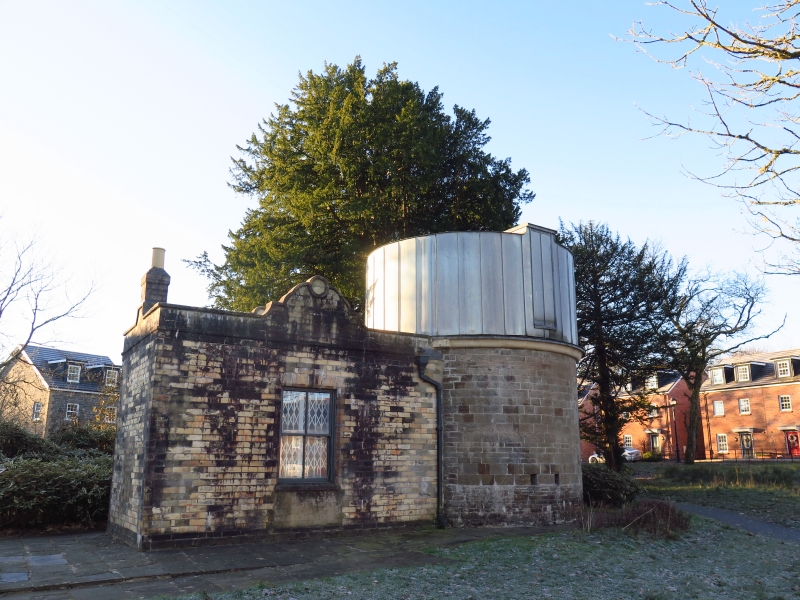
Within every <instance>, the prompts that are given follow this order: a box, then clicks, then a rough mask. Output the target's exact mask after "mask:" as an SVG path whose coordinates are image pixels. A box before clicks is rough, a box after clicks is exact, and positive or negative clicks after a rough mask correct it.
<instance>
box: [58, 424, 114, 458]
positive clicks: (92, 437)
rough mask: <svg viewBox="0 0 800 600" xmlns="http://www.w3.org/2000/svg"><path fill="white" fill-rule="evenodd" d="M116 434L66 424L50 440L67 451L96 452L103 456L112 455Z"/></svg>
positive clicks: (84, 426)
mask: <svg viewBox="0 0 800 600" xmlns="http://www.w3.org/2000/svg"><path fill="white" fill-rule="evenodd" d="M116 439H117V433H116V431H114V430H108V429H105V430H101V429H96V428H94V427H90V426H87V425H79V424H77V423H70V424H66V425H64V426H63V427H60V428H58V429H56V430H55V431H53V433H52V434H51V435H50V440H51V441H52V442H53V443H55V444H57V445H58V446H60V447H61V448H64V449H68V450H97V451H99V452H102V453H103V454H109V455H111V454H114V444H115V442H116Z"/></svg>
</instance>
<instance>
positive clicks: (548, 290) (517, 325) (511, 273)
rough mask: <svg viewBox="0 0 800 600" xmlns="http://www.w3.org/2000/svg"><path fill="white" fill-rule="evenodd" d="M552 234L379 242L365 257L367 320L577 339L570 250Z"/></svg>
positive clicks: (393, 326)
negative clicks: (560, 243)
mask: <svg viewBox="0 0 800 600" xmlns="http://www.w3.org/2000/svg"><path fill="white" fill-rule="evenodd" d="M555 233H556V232H555V231H552V230H550V229H545V228H542V227H537V226H535V225H521V226H519V227H515V228H513V229H510V230H508V231H506V232H502V233H500V232H461V233H439V234H436V235H428V236H423V237H417V238H410V239H407V240H402V241H399V242H395V243H393V244H387V245H386V246H382V247H380V248H378V249H377V250H375V251H374V252H373V253H372V254H370V255H369V258H368V260H367V296H366V311H365V312H366V325H367V327H369V328H371V329H379V330H384V331H399V332H405V333H417V334H423V335H432V336H448V337H450V336H474V335H494V336H497V335H501V336H526V337H533V338H545V339H553V340H558V341H562V342H566V343H569V344H577V341H578V335H577V323H576V316H575V279H574V267H573V261H572V254H571V253H570V252H569V250H567V249H566V248H564V247H563V246H561V245H559V244H557V243H556V241H555Z"/></svg>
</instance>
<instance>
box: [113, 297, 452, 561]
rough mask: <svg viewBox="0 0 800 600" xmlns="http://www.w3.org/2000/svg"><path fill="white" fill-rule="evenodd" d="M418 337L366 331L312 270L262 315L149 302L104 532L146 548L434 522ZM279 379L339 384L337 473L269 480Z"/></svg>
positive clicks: (429, 427) (274, 461)
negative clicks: (310, 480)
mask: <svg viewBox="0 0 800 600" xmlns="http://www.w3.org/2000/svg"><path fill="white" fill-rule="evenodd" d="M426 344H427V339H426V338H419V337H415V336H411V335H404V334H384V333H380V332H370V331H367V330H366V329H365V328H364V327H363V326H362V325H361V322H360V318H359V317H358V316H357V315H352V314H350V311H349V307H348V305H347V303H346V302H345V301H344V300H343V299H342V298H341V297H340V296H339V295H338V293H337V292H336V291H335V290H333V289H330V288H328V289H327V291H326V293H325V294H323V295H322V296H321V297H320V296H318V295H317V294H315V293H314V292H312V289H311V287H310V286H309V284H301V285H300V286H297V287H296V288H295V289H293V290H292V291H291V292H290V293H289V294H287V296H285V297H284V298H283V299H282V300H281V302H277V303H272V304H271V305H269V306H267V307H266V309H265V310H264V314H263V315H258V314H242V313H230V312H225V311H214V310H203V309H194V308H188V307H176V306H171V305H165V304H162V305H160V306H158V307H156V308H155V309H154V310H153V311H151V312H150V313H149V314H148V315H147V316H146V317H144V318H143V319H142V320H141V321H140V322H139V323H138V324H137V325H136V327H134V328H133V329H132V330H131V331H129V332H128V334H127V337H126V346H125V351H124V353H123V373H124V375H123V386H122V391H121V393H122V399H121V406H120V414H119V419H120V421H119V424H120V427H119V432H118V437H117V454H116V458H115V473H114V482H113V486H112V499H111V515H110V518H109V521H110V530H111V531H112V532H113V533H115V534H116V535H118V536H119V537H122V538H123V539H126V540H128V541H130V542H135V543H136V544H137V545H138V546H139V547H140V548H153V547H157V546H161V545H175V544H185V543H199V542H204V541H205V542H207V541H214V540H218V539H220V538H223V537H226V536H234V535H249V534H262V535H279V534H284V533H285V534H291V533H292V532H296V531H297V530H308V529H339V530H343V529H348V528H355V527H382V526H389V525H402V524H406V523H419V522H422V523H432V522H433V519H434V516H435V510H436V437H435V426H436V418H435V391H434V388H433V387H432V386H430V385H428V384H425V383H423V382H421V381H420V380H419V378H418V375H417V368H416V364H415V357H416V355H417V354H418V353H419V352H420V351H421V350H422V349H424V347H425V346H426ZM435 362H436V361H433V363H434V364H431V366H429V369H428V373H429V374H431V373H433V374H435V373H436V371H437V369H438V370H439V372H441V365H436V364H435ZM284 387H293V388H298V387H299V388H311V389H319V388H321V389H329V390H332V391H334V392H335V426H334V432H335V434H334V435H335V438H334V443H333V449H334V462H333V472H334V477H333V480H332V482H331V484H323V485H308V486H297V485H291V484H290V485H286V484H284V483H281V484H279V482H278V477H277V473H278V456H279V445H280V436H279V430H280V398H281V391H282V389H283V388H284Z"/></svg>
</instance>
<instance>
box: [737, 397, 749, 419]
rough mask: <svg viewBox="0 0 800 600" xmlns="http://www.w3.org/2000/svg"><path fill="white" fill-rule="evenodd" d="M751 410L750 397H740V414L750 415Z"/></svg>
mask: <svg viewBox="0 0 800 600" xmlns="http://www.w3.org/2000/svg"><path fill="white" fill-rule="evenodd" d="M750 410H751V409H750V398H739V414H740V415H749V414H751V413H750Z"/></svg>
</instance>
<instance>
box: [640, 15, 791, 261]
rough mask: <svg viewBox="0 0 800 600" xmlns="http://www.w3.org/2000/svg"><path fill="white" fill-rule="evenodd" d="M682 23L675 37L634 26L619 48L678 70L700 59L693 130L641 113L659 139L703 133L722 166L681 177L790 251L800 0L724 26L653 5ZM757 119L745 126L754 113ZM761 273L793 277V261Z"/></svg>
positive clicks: (787, 256) (712, 19)
mask: <svg viewBox="0 0 800 600" xmlns="http://www.w3.org/2000/svg"><path fill="white" fill-rule="evenodd" d="M655 4H656V5H657V6H663V7H666V8H668V9H670V10H672V11H673V12H674V13H677V14H678V15H681V16H683V17H685V18H686V19H688V20H689V22H690V25H689V26H688V27H687V28H686V30H685V31H683V32H681V33H669V34H667V35H660V34H657V33H654V32H653V31H652V30H650V29H647V28H645V27H644V25H643V24H642V23H641V22H636V23H634V25H633V26H632V27H631V29H630V30H629V32H628V37H627V38H626V40H627V41H630V42H633V43H635V44H636V46H637V48H638V49H639V50H640V51H642V52H643V53H645V54H646V55H647V56H650V57H651V58H653V59H654V60H656V61H657V62H659V63H661V64H666V65H669V66H670V67H672V68H676V69H678V68H684V67H686V66H688V65H689V64H690V61H693V60H695V59H696V58H699V57H700V56H701V55H703V53H704V52H707V53H708V54H709V56H711V57H714V56H719V57H721V58H722V60H713V59H712V58H708V57H706V56H703V58H704V59H705V61H704V62H705V64H706V65H708V66H709V67H710V68H711V70H710V73H711V75H709V74H707V73H704V72H703V71H702V70H701V69H700V68H699V67H697V68H695V70H693V71H690V74H691V76H692V77H693V78H694V79H695V80H696V81H698V83H700V84H701V85H702V86H703V87H704V88H705V92H706V96H707V99H706V100H705V101H704V107H705V108H704V110H698V111H697V112H698V113H699V115H700V118H701V125H699V126H698V125H695V124H693V123H692V122H691V121H690V120H687V121H685V122H680V121H676V120H673V119H669V118H667V117H658V116H656V115H653V114H652V113H649V112H647V111H643V112H645V114H646V115H647V117H648V118H649V119H650V121H651V123H652V124H653V125H654V126H656V127H658V128H659V133H660V134H662V135H667V136H670V137H680V136H682V135H685V134H687V133H691V134H698V135H701V136H705V137H707V138H708V139H710V140H711V141H712V144H713V147H714V148H716V149H718V150H721V151H722V152H723V154H724V156H725V161H724V163H723V165H722V167H721V169H720V170H719V171H718V172H717V173H714V174H711V175H706V176H698V175H695V174H693V173H689V175H690V176H691V177H693V178H695V179H697V180H699V181H702V182H704V183H708V184H711V185H715V186H717V187H719V188H722V189H723V190H724V192H725V193H726V195H729V196H731V197H734V198H737V199H738V200H740V201H741V202H742V203H743V204H744V206H745V207H746V208H747V210H748V211H749V212H750V217H751V218H750V219H749V222H750V225H751V227H752V228H753V231H754V232H755V233H759V234H764V235H766V236H769V237H770V238H771V239H773V240H782V241H786V242H789V243H792V244H797V243H798V242H800V214H798V210H800V147H798V142H800V131H799V130H798V129H797V127H798V124H800V115H798V114H797V113H796V112H795V111H796V110H797V109H796V108H795V104H796V102H797V101H798V98H800V68H798V67H800V65H798V64H796V63H794V61H795V60H798V59H800V30H798V23H799V22H800V19H799V16H800V0H781V1H780V2H777V3H775V4H771V5H765V6H761V7H758V8H757V9H756V12H757V17H756V20H755V21H754V22H753V23H750V22H745V23H744V24H743V25H738V24H735V23H731V24H726V23H725V22H723V19H722V16H721V15H720V14H719V9H716V8H711V7H709V5H708V2H707V0H689V1H688V2H686V4H682V5H678V4H676V3H673V2H669V1H662V2H657V3H655ZM659 45H664V46H667V47H669V48H673V47H675V48H678V49H679V53H678V54H677V56H673V57H671V58H670V57H667V58H661V57H659V56H656V55H655V54H654V53H653V52H652V51H651V49H652V48H655V47H657V46H659ZM754 114H755V115H759V116H760V117H761V120H759V121H753V120H751V116H752V115H754ZM768 267H770V268H772V270H771V271H769V272H774V273H781V274H800V255H796V254H795V253H793V252H792V253H788V254H786V253H785V254H782V255H781V258H780V259H779V262H778V263H777V264H776V265H768Z"/></svg>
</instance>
